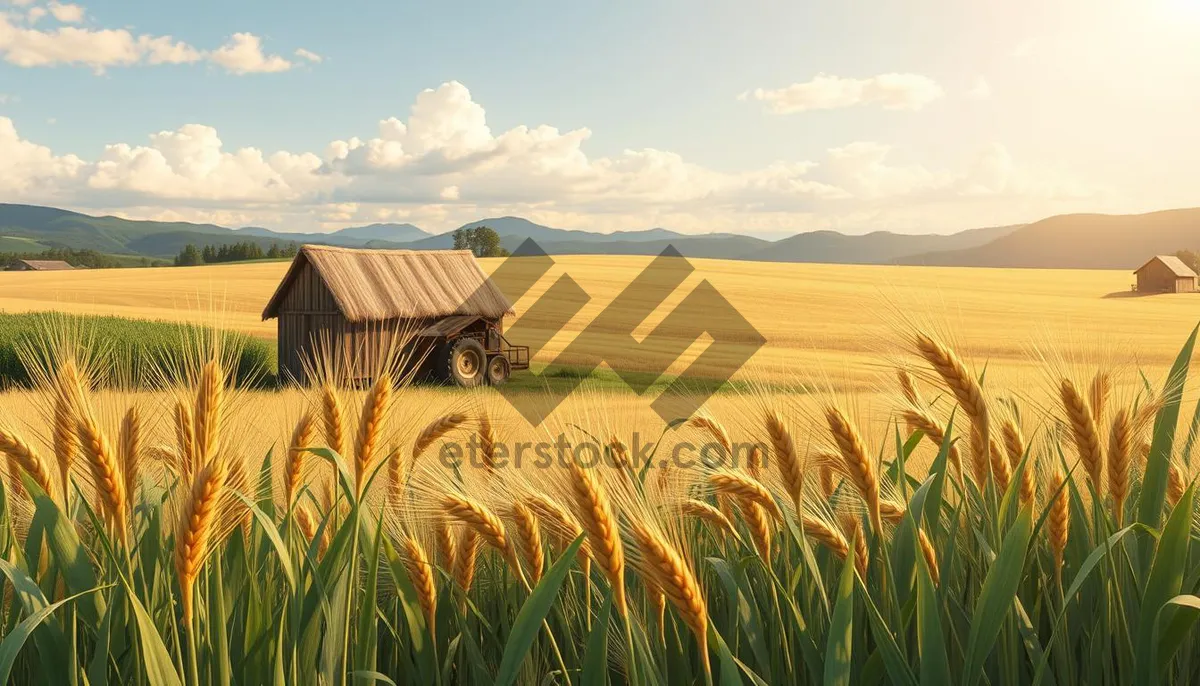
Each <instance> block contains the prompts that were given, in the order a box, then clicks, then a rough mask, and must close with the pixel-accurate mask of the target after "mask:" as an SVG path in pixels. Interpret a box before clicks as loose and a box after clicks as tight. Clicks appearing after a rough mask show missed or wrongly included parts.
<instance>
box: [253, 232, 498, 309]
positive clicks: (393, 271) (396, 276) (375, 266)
mask: <svg viewBox="0 0 1200 686" xmlns="http://www.w3.org/2000/svg"><path fill="white" fill-rule="evenodd" d="M306 264H307V265H312V268H313V269H315V270H316V271H317V274H318V275H319V276H320V277H321V280H322V281H324V283H325V285H326V286H327V287H328V288H329V291H330V292H331V293H332V294H333V299H334V301H335V302H336V303H337V306H338V309H339V310H341V312H342V314H343V315H344V316H345V317H346V319H348V320H350V321H352V322H363V321H378V320H385V319H397V318H399V319H427V318H435V317H446V316H449V315H454V314H465V315H479V316H483V317H489V318H499V317H502V316H504V315H506V314H512V304H511V303H509V302H508V299H507V298H505V297H504V294H503V293H501V292H500V289H499V288H497V287H496V285H495V284H493V283H492V282H491V281H488V279H487V275H486V274H484V273H483V269H481V268H480V267H479V263H478V262H476V261H475V256H474V255H472V254H471V251H469V250H365V249H355V248H334V247H329V246H318V245H306V246H304V247H302V248H301V249H300V252H299V254H297V255H296V259H294V260H292V266H291V267H289V268H288V271H287V274H286V275H285V276H284V277H283V281H282V282H280V284H279V287H278V288H277V289H276V290H275V295H273V296H271V300H270V302H268V303H267V307H266V309H265V310H263V319H272V318H274V317H276V316H278V315H279V307H280V304H281V303H282V302H283V300H284V297H285V296H286V295H287V292H288V288H289V287H290V285H291V283H292V281H293V280H294V279H295V278H296V277H297V276H298V275H299V274H300V273H301V271H302V270H303V269H304V266H305V265H306Z"/></svg>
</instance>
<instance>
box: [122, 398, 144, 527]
mask: <svg viewBox="0 0 1200 686" xmlns="http://www.w3.org/2000/svg"><path fill="white" fill-rule="evenodd" d="M119 445H120V448H119V449H118V454H119V455H120V457H121V473H122V476H123V477H124V481H125V494H126V495H127V496H128V497H129V500H130V502H131V503H136V502H137V494H138V476H139V474H140V473H141V464H142V420H141V416H140V415H139V414H138V410H137V408H136V407H130V408H129V410H128V411H126V412H125V417H124V418H123V419H122V420H121V432H120V435H119Z"/></svg>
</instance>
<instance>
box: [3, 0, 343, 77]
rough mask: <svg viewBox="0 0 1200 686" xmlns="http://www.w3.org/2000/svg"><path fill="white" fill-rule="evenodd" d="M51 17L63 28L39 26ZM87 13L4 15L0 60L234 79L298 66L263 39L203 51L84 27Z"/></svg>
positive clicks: (52, 7)
mask: <svg viewBox="0 0 1200 686" xmlns="http://www.w3.org/2000/svg"><path fill="white" fill-rule="evenodd" d="M47 13H49V15H50V16H51V17H52V18H53V19H54V21H56V22H57V23H58V24H59V25H58V26H54V27H46V28H42V27H40V26H34V24H35V23H36V22H37V21H38V20H39V19H42V18H44V17H45V16H46V15H47ZM85 16H86V12H85V10H84V8H83V7H82V6H80V5H75V4H69V3H60V2H51V3H50V4H49V5H48V6H45V7H43V6H40V5H39V6H34V7H31V8H30V9H29V10H28V12H26V13H25V14H24V15H21V14H16V13H14V12H5V11H3V10H0V59H3V60H4V61H6V62H8V63H9V64H13V65H16V66H18V67H48V66H55V65H72V66H83V67H89V68H91V69H93V70H95V71H97V72H103V71H104V70H106V69H109V68H112V67H127V66H133V65H138V64H146V65H157V64H187V63H194V62H200V61H208V62H210V63H212V64H215V65H217V66H219V67H221V68H223V69H225V70H226V71H228V72H230V73H232V74H254V73H271V72H280V71H287V70H288V69H291V68H292V67H293V66H294V63H293V62H292V61H290V60H287V59H285V58H283V57H281V56H279V55H273V54H268V53H266V52H264V50H263V45H262V39H261V38H260V37H258V36H256V35H254V34H252V33H235V34H233V36H232V37H231V38H230V39H229V41H228V42H226V43H225V44H224V45H222V46H220V47H218V48H216V49H215V50H211V51H204V50H201V49H199V48H196V47H194V46H192V45H190V44H188V43H186V42H183V41H179V40H176V39H174V38H172V37H171V36H155V35H150V34H134V33H132V32H130V31H129V30H127V29H123V28H121V29H108V28H91V27H86V26H79V25H77V24H82V23H83V22H84V20H85ZM296 54H297V56H299V57H301V58H303V59H306V60H308V61H310V62H319V61H320V56H318V55H316V53H312V52H310V51H308V50H303V49H301V50H298V51H297V52H296Z"/></svg>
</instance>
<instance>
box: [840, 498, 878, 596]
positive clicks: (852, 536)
mask: <svg viewBox="0 0 1200 686" xmlns="http://www.w3.org/2000/svg"><path fill="white" fill-rule="evenodd" d="M842 530H844V531H845V532H846V537H847V538H848V539H849V540H851V541H853V542H854V571H856V572H858V576H859V577H861V578H862V579H863V581H866V579H867V566H868V564H869V563H870V554H871V553H870V551H869V550H867V537H866V535H865V534H864V532H863V527H862V520H860V519H859V518H858V517H855V516H854V515H850V514H848V515H845V516H843V517H842Z"/></svg>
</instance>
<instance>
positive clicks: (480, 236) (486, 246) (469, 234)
mask: <svg viewBox="0 0 1200 686" xmlns="http://www.w3.org/2000/svg"><path fill="white" fill-rule="evenodd" d="M454 249H455V250H470V251H471V252H472V253H473V254H474V255H475V257H507V256H508V251H507V250H505V249H504V248H503V247H502V246H501V245H500V234H498V233H496V230H495V229H493V228H492V227H490V226H476V227H474V228H470V229H468V228H466V227H463V228H461V229H458V230H457V231H455V232H454Z"/></svg>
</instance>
